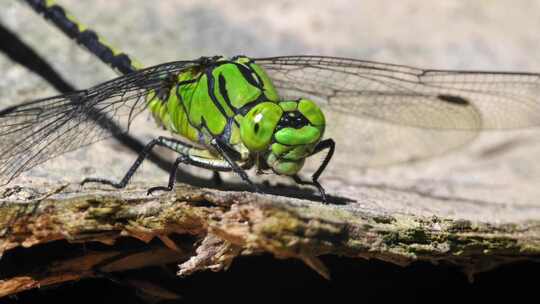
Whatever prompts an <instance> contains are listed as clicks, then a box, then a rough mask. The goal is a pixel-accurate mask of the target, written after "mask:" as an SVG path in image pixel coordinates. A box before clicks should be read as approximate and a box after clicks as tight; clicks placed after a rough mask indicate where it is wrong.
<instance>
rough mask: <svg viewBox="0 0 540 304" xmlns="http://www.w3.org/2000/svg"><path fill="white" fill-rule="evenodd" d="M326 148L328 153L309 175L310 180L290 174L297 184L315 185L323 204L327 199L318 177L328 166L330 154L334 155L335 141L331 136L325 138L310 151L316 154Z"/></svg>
mask: <svg viewBox="0 0 540 304" xmlns="http://www.w3.org/2000/svg"><path fill="white" fill-rule="evenodd" d="M326 149H328V153H327V154H326V156H325V157H324V160H323V162H322V164H321V165H320V166H319V168H318V169H317V171H315V173H313V175H312V176H311V182H307V181H303V180H302V179H301V178H300V177H299V176H298V175H296V174H295V175H293V176H292V178H293V179H294V181H295V182H296V183H297V184H300V185H311V186H314V187H316V188H317V190H319V193H320V194H321V199H322V201H323V203H325V204H326V203H328V202H327V200H326V192H325V191H324V188H323V187H322V186H321V184H320V183H319V177H320V176H321V174H322V173H323V171H324V170H325V169H326V166H328V163H329V162H330V159H332V156H333V155H334V151H335V149H336V143H335V142H334V140H333V139H331V138H329V139H325V140H323V141H321V142H319V143H318V144H317V146H315V149H314V150H313V153H311V155H314V154H317V153H319V152H321V151H323V150H326ZM311 155H310V156H311Z"/></svg>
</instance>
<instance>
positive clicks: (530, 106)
mask: <svg viewBox="0 0 540 304" xmlns="http://www.w3.org/2000/svg"><path fill="white" fill-rule="evenodd" d="M256 62H257V63H258V64H260V65H261V66H263V67H264V68H265V70H266V71H267V73H268V74H269V76H270V77H271V78H272V80H273V82H274V85H275V86H276V87H277V88H278V91H279V92H280V94H281V95H282V96H283V97H284V98H298V97H306V98H311V99H313V100H315V101H316V102H318V104H320V105H321V106H322V107H323V108H325V109H326V110H327V111H326V113H327V115H329V116H330V119H328V128H329V133H330V132H331V131H333V132H331V134H332V136H334V134H336V133H337V134H338V136H339V134H340V133H344V132H345V134H349V138H348V139H346V141H348V142H349V143H350V142H356V143H357V145H362V147H363V149H364V150H365V151H364V152H366V153H367V155H364V156H365V159H363V160H362V161H361V163H362V164H363V165H365V166H375V165H386V164H392V163H399V162H403V161H409V160H413V159H423V158H427V157H432V156H435V155H440V154H443V153H445V152H447V151H449V150H452V149H456V148H459V147H461V146H463V145H465V144H467V143H469V142H471V141H472V140H473V139H474V138H476V136H477V135H478V132H479V131H480V130H489V129H514V128H525V127H532V126H537V125H539V124H540V100H539V98H540V75H538V74H530V73H504V72H474V71H472V72H471V71H451V70H422V69H417V68H412V67H407V66H400V65H392V64H384V63H376V62H369V61H361V60H355V59H346V58H333V57H317V56H288V57H274V58H262V59H256ZM332 113H334V114H332ZM332 115H337V116H339V118H335V119H334V118H331V116H332ZM349 117H351V118H349ZM338 121H339V122H338ZM345 121H347V122H345ZM332 129H334V130H332ZM346 130H349V132H347V131H346ZM351 130H354V131H352V132H354V133H355V134H358V135H357V137H358V138H356V139H355V140H352V141H351V139H350V134H351ZM338 142H339V143H340V144H341V145H347V144H348V143H345V140H344V141H342V142H343V143H342V142H340V141H339V140H338ZM357 155H360V154H357Z"/></svg>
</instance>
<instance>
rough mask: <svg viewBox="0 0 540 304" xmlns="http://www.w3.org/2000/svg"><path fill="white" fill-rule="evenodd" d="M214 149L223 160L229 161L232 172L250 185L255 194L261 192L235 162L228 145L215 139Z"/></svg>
mask: <svg viewBox="0 0 540 304" xmlns="http://www.w3.org/2000/svg"><path fill="white" fill-rule="evenodd" d="M211 144H212V147H214V149H216V151H218V153H219V154H220V155H221V157H223V159H224V160H225V161H227V163H228V164H229V166H230V167H231V170H232V171H234V172H235V173H236V174H238V175H239V176H240V178H242V180H243V181H244V182H246V183H248V184H249V185H250V186H251V187H252V188H253V191H255V192H261V191H260V189H259V187H257V185H255V184H254V183H253V182H252V181H251V180H250V179H249V176H248V175H247V173H246V171H245V170H244V169H242V168H241V167H240V166H239V165H238V164H237V163H236V162H235V161H234V157H233V156H231V155H230V152H228V150H229V149H227V148H226V144H224V143H223V142H221V141H220V140H219V139H217V138H215V139H213V140H212V143H211Z"/></svg>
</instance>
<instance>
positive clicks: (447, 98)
mask: <svg viewBox="0 0 540 304" xmlns="http://www.w3.org/2000/svg"><path fill="white" fill-rule="evenodd" d="M437 98H439V99H440V100H442V101H444V102H448V103H451V104H455V105H460V106H468V105H470V102H469V101H468V100H467V99H465V98H463V97H461V96H457V95H447V94H439V95H438V96H437Z"/></svg>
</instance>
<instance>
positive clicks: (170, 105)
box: [147, 57, 279, 145]
mask: <svg viewBox="0 0 540 304" xmlns="http://www.w3.org/2000/svg"><path fill="white" fill-rule="evenodd" d="M246 75H248V76H247V77H250V79H248V78H247V77H246ZM162 93H163V92H160V94H158V96H163V94H162ZM165 96H167V98H166V99H164V100H162V99H160V98H158V97H157V96H156V92H153V94H150V95H149V97H148V98H147V100H148V106H149V109H150V111H151V112H152V113H153V114H154V117H155V118H156V120H157V121H158V123H159V124H160V125H161V126H163V127H164V128H166V129H168V130H169V131H171V132H173V133H176V134H179V135H182V136H184V137H186V138H188V139H190V140H191V141H194V142H198V143H201V144H205V145H208V144H210V142H211V140H212V139H213V138H215V137H216V136H220V135H222V134H224V133H225V129H226V127H227V126H228V125H229V127H230V134H229V135H228V138H226V141H227V142H229V143H231V144H233V145H235V144H238V143H239V142H240V139H241V136H240V129H239V121H240V120H242V118H241V116H240V117H235V116H237V114H238V111H239V109H241V108H242V107H245V106H246V105H249V104H253V105H255V104H256V103H257V102H259V101H276V100H277V99H278V95H277V92H276V90H275V88H274V87H273V85H272V83H271V82H270V80H269V78H268V76H267V75H266V73H264V72H263V71H262V69H261V68H260V67H258V66H257V65H256V64H254V63H252V62H251V61H250V60H249V59H248V58H246V57H239V58H237V59H234V60H227V59H225V58H220V59H218V60H217V62H216V63H215V65H214V66H211V67H207V68H205V69H190V70H187V71H185V72H182V73H181V74H180V75H179V76H178V77H177V80H176V81H175V83H172V84H171V88H170V89H169V92H166V94H165ZM272 104H274V103H272ZM233 118H234V119H233ZM278 119H279V118H278ZM234 121H236V123H232V122H234Z"/></svg>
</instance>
